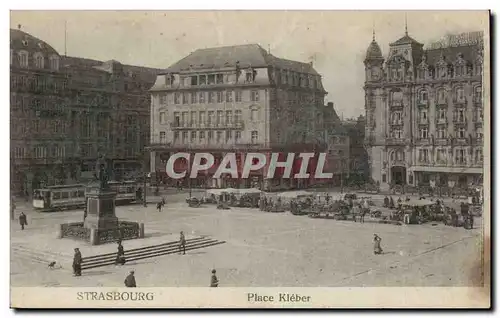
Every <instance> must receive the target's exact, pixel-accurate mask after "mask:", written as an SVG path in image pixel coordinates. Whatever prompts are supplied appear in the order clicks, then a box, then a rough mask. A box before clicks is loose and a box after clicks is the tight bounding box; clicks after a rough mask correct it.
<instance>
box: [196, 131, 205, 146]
mask: <svg viewBox="0 0 500 318" xmlns="http://www.w3.org/2000/svg"><path fill="white" fill-rule="evenodd" d="M198 136H199V137H200V142H201V143H204V142H205V132H204V131H200V133H199V135H198Z"/></svg>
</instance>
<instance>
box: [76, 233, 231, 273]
mask: <svg viewBox="0 0 500 318" xmlns="http://www.w3.org/2000/svg"><path fill="white" fill-rule="evenodd" d="M224 243H226V242H225V241H219V240H216V239H210V238H196V239H191V240H186V251H190V250H195V249H201V248H206V247H210V246H215V245H220V244H224ZM178 252H179V241H174V242H169V243H165V244H160V245H156V246H148V247H144V248H139V249H133V250H129V251H125V259H126V260H127V262H130V261H137V260H142V259H147V258H153V257H158V256H164V255H169V254H175V253H178ZM115 261H116V253H108V254H103V255H96V256H90V257H84V258H83V264H82V270H85V269H91V268H97V267H103V266H109V265H115Z"/></svg>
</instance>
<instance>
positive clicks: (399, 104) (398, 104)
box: [390, 101, 403, 108]
mask: <svg viewBox="0 0 500 318" xmlns="http://www.w3.org/2000/svg"><path fill="white" fill-rule="evenodd" d="M390 105H391V108H402V107H403V102H402V101H392V102H391V104H390Z"/></svg>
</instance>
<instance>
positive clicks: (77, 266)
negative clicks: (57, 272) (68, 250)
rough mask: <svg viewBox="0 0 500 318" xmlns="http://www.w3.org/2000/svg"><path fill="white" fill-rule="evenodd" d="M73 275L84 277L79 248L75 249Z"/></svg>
mask: <svg viewBox="0 0 500 318" xmlns="http://www.w3.org/2000/svg"><path fill="white" fill-rule="evenodd" d="M73 275H74V276H82V253H81V252H80V249H79V248H75V255H74V256H73Z"/></svg>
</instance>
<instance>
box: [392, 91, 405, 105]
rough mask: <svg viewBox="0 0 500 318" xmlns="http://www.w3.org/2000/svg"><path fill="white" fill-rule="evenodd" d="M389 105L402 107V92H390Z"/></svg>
mask: <svg viewBox="0 0 500 318" xmlns="http://www.w3.org/2000/svg"><path fill="white" fill-rule="evenodd" d="M391 105H392V106H402V105H403V92H400V91H396V92H392V95H391Z"/></svg>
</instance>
